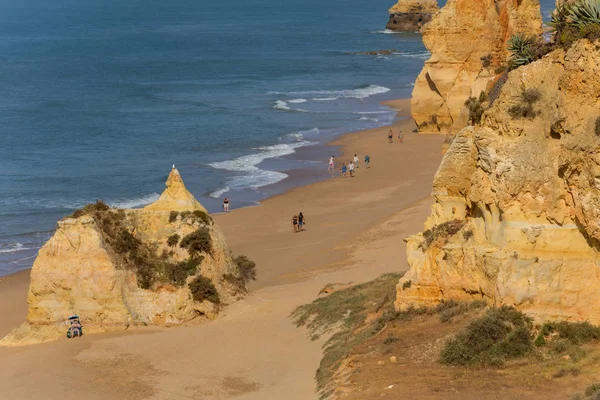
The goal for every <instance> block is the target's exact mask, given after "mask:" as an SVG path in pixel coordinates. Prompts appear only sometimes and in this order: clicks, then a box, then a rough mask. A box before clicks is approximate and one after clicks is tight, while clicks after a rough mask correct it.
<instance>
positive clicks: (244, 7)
mask: <svg viewBox="0 0 600 400" xmlns="http://www.w3.org/2000/svg"><path fill="white" fill-rule="evenodd" d="M393 3H394V0H371V1H364V0H344V1H342V0H329V1H323V0H304V1H297V0H280V1H264V0H263V1H260V0H230V1H227V2H218V1H206V0H205V1H199V0H176V1H167V0H153V1H148V0H143V1H142V0H127V1H121V0H120V1H116V0H102V1H97V0H53V1H47V0H23V1H15V0H0V93H1V96H0V143H1V145H0V275H5V274H8V273H11V272H14V271H16V270H19V269H24V268H27V267H30V266H31V264H32V263H33V260H34V258H35V255H36V252H37V250H38V249H39V248H40V247H41V245H42V244H43V243H44V242H45V241H46V240H48V238H49V237H50V236H51V234H52V231H53V229H54V227H55V225H56V221H57V220H59V219H60V218H62V217H64V216H65V215H67V214H69V213H71V212H72V211H73V210H74V209H75V208H78V207H81V206H83V205H85V204H86V203H89V202H93V201H95V200H97V199H103V200H104V201H106V202H107V203H109V204H110V205H113V206H116V207H141V206H143V205H145V204H148V203H150V202H152V201H154V200H156V199H157V198H158V196H159V194H160V193H161V192H162V190H163V189H164V182H165V180H166V177H167V174H168V173H169V171H170V168H171V165H172V164H173V163H175V164H176V165H177V168H178V169H179V171H180V172H181V173H182V176H183V178H184V181H185V183H186V185H187V187H188V189H189V190H190V191H191V192H193V193H194V194H195V195H196V197H197V198H198V199H199V200H200V201H201V202H202V203H203V204H205V206H207V208H208V209H209V211H211V212H215V211H219V205H220V203H221V200H220V199H221V198H222V197H224V196H227V197H229V198H230V199H231V200H232V206H233V208H235V207H242V206H246V205H250V204H255V203H256V202H257V201H260V200H261V199H263V198H265V197H266V196H268V195H272V194H275V193H277V192H278V191H280V190H283V189H282V188H283V187H285V185H283V183H285V182H286V180H289V179H290V178H289V176H290V174H291V175H293V171H295V170H308V171H314V178H315V179H319V178H320V177H322V172H321V171H322V170H323V169H324V168H326V162H327V155H328V153H329V152H330V151H331V150H330V149H327V148H325V147H323V144H324V143H326V142H328V141H330V140H331V139H332V138H333V137H335V136H336V135H339V134H342V133H346V132H351V131H356V130H360V129H366V128H372V127H376V126H381V125H385V124H388V123H390V122H391V121H392V120H393V119H394V115H395V113H394V110H391V109H389V108H388V107H385V106H382V105H381V104H380V102H381V101H383V100H387V99H397V98H405V97H408V96H410V93H411V91H412V85H413V82H414V80H415V78H416V76H417V74H418V72H419V71H420V69H421V67H422V65H423V61H424V60H425V59H427V58H428V56H429V54H428V52H427V51H426V49H425V48H424V46H423V44H422V42H421V38H420V35H418V34H417V33H403V34H393V33H390V32H388V31H385V30H384V27H385V24H386V22H387V19H388V14H387V9H388V8H389V7H390V6H392V5H393ZM548 3H549V4H550V2H548ZM546 8H547V9H550V6H547V7H546ZM381 49H388V50H390V49H396V50H397V51H396V52H395V53H394V54H390V55H385V56H367V55H360V54H354V53H356V52H362V51H373V50H381ZM311 148H312V149H315V150H314V151H306V149H311ZM303 149H304V153H302V154H304V155H303V156H299V154H300V152H301V151H302V150H303ZM305 175H306V174H305ZM309 175H310V174H309ZM299 183H304V182H299ZM278 185H279V186H278ZM288 187H289V185H288Z"/></svg>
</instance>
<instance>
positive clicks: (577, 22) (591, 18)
mask: <svg viewBox="0 0 600 400" xmlns="http://www.w3.org/2000/svg"><path fill="white" fill-rule="evenodd" d="M567 11H568V23H571V24H573V25H574V26H576V27H578V28H580V29H581V28H584V27H586V26H588V25H590V24H600V0H580V1H577V2H575V3H572V4H571V5H570V6H569V7H567Z"/></svg>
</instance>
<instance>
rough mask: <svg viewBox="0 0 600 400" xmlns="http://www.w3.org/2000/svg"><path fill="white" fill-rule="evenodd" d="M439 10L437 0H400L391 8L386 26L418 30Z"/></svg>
mask: <svg viewBox="0 0 600 400" xmlns="http://www.w3.org/2000/svg"><path fill="white" fill-rule="evenodd" d="M438 10H439V6H438V3H437V0H398V3H396V5H394V6H393V7H392V8H390V10H389V12H390V20H389V21H388V23H387V25H386V28H387V29H390V30H392V31H397V32H406V31H408V32H414V31H418V30H419V29H421V28H422V27H423V25H425V24H426V23H427V22H429V21H430V20H431V16H432V15H433V14H435V13H436V12H437V11H438Z"/></svg>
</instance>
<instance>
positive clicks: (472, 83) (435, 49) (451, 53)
mask: <svg viewBox="0 0 600 400" xmlns="http://www.w3.org/2000/svg"><path fill="white" fill-rule="evenodd" d="M541 31H542V16H541V14H540V4H539V1H538V0H523V1H514V0H498V1H494V0H482V1H474V0H448V2H447V3H446V5H445V6H444V7H443V8H442V9H441V10H440V11H439V12H438V13H436V14H435V15H434V16H433V18H432V19H431V21H430V22H429V23H428V24H427V25H425V27H424V28H423V29H422V30H421V33H422V35H423V43H424V44H425V47H427V49H428V50H429V52H430V53H431V57H430V58H429V59H428V60H427V61H425V65H424V67H423V70H422V71H421V73H420V74H419V76H418V78H417V81H416V82H415V87H414V89H413V93H412V99H411V112H412V117H413V119H414V120H415V123H416V125H417V128H418V130H419V131H420V132H424V133H452V134H455V133H456V132H458V131H459V130H460V129H462V128H464V127H465V126H466V125H467V113H466V110H465V107H464V105H465V101H466V100H467V99H468V98H469V97H478V96H479V95H480V93H481V92H482V91H485V90H486V88H488V85H489V84H491V82H492V81H493V80H494V79H495V78H496V77H497V76H498V75H500V74H501V73H502V72H503V68H505V67H506V64H507V59H508V56H509V54H508V51H507V49H506V47H507V46H506V43H507V41H508V39H509V38H510V37H511V36H512V35H513V34H514V33H517V32H520V33H523V34H526V35H536V36H537V35H539V34H540V33H541Z"/></svg>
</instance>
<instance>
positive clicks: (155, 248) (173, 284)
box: [0, 169, 245, 345]
mask: <svg viewBox="0 0 600 400" xmlns="http://www.w3.org/2000/svg"><path fill="white" fill-rule="evenodd" d="M198 232H203V233H202V234H199V233H198ZM190 235H197V236H199V237H201V239H202V241H198V240H197V241H194V240H193V238H194V237H195V236H190ZM186 238H188V239H187V241H188V242H190V243H192V245H185V244H186V243H187V242H185V241H186ZM189 238H191V239H189ZM184 242H185V243H184ZM206 243H209V244H208V245H207V244H206ZM199 277H203V278H199ZM197 279H200V280H202V284H203V285H204V286H203V288H204V289H206V290H208V292H207V293H208V294H209V295H208V296H205V298H202V297H200V299H199V298H198V296H196V299H195V297H194V294H193V293H192V291H191V289H190V288H191V286H190V283H192V282H195V281H197ZM211 290H213V291H214V292H215V293H211ZM244 290H245V289H244V287H243V282H242V281H241V280H240V275H239V271H238V267H237V266H236V264H235V263H234V261H233V260H232V257H231V254H230V250H229V248H228V246H227V243H226V241H225V238H224V237H223V234H222V233H221V231H220V230H219V228H218V227H217V226H216V225H215V224H214V223H213V222H212V219H211V218H210V216H209V215H208V214H206V210H205V209H204V207H202V205H201V204H200V203H199V202H198V201H197V200H196V199H195V198H194V196H193V195H192V194H191V193H190V192H189V191H188V190H187V189H186V188H185V185H184V183H183V181H182V179H181V175H180V174H179V172H178V171H177V170H176V169H173V170H172V171H171V173H170V175H169V178H168V180H167V189H166V190H165V191H164V193H163V194H162V196H161V197H160V198H159V199H158V200H157V201H156V202H155V203H153V204H150V205H148V206H147V207H145V208H143V209H139V210H116V209H108V207H107V206H105V205H103V204H102V203H97V204H95V205H91V206H87V207H86V208H84V209H83V210H79V211H77V212H76V213H75V214H74V215H73V216H72V217H71V218H66V219H63V220H62V221H59V222H58V227H57V229H56V232H55V233H54V235H53V236H52V238H51V239H50V240H49V241H48V242H47V243H46V244H45V245H44V246H43V247H42V248H41V249H40V251H39V253H38V256H37V258H36V260H35V262H34V264H33V268H32V270H31V283H30V287H29V294H28V300H27V302H28V304H29V311H28V314H27V319H26V322H25V323H24V324H23V325H22V326H21V327H20V328H18V329H16V330H14V331H13V332H12V333H11V334H10V335H8V336H7V337H6V338H4V339H3V340H2V341H0V345H24V344H33V343H40V342H44V341H48V340H55V339H57V338H59V337H61V336H63V335H65V333H66V330H67V327H66V325H65V321H66V319H67V318H68V317H69V316H71V315H74V314H76V315H79V316H80V318H81V321H82V324H83V326H84V332H85V333H93V332H104V331H112V330H124V329H127V328H129V327H132V326H135V325H159V326H172V325H180V324H182V323H184V322H187V321H190V320H192V319H194V318H196V317H198V316H202V315H203V316H206V317H209V318H214V317H215V316H216V315H217V313H218V308H219V304H226V303H229V302H231V301H234V300H235V299H236V298H237V297H238V295H239V294H241V293H243V292H244Z"/></svg>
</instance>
